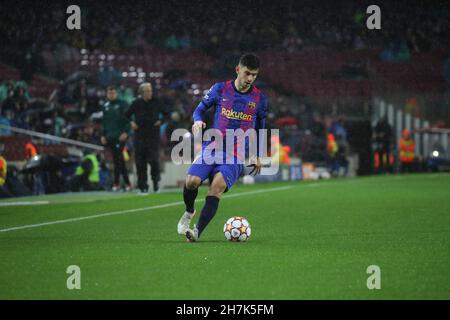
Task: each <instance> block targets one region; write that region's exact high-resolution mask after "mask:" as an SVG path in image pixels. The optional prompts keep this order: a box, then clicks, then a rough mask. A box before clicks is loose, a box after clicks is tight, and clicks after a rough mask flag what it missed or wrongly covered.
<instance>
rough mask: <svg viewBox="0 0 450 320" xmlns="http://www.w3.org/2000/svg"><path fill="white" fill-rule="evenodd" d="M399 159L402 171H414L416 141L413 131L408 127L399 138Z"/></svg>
mask: <svg viewBox="0 0 450 320" xmlns="http://www.w3.org/2000/svg"><path fill="white" fill-rule="evenodd" d="M398 144H399V150H400V154H399V160H400V172H401V173H405V172H412V171H413V164H414V160H415V155H414V153H415V150H416V143H415V142H414V140H413V139H412V137H411V132H410V131H409V130H408V129H404V130H403V132H402V137H401V138H400V140H399V143H398Z"/></svg>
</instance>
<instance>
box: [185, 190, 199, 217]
mask: <svg viewBox="0 0 450 320" xmlns="http://www.w3.org/2000/svg"><path fill="white" fill-rule="evenodd" d="M197 194H198V188H196V189H192V190H191V189H188V188H186V186H184V190H183V199H184V203H185V204H186V211H187V212H190V213H193V212H194V203H195V198H197Z"/></svg>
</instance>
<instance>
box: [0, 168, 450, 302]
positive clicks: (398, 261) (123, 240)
mask: <svg viewBox="0 0 450 320" xmlns="http://www.w3.org/2000/svg"><path fill="white" fill-rule="evenodd" d="M201 190H202V191H201V192H200V194H199V197H198V199H199V200H202V199H204V196H205V191H206V188H205V187H203V188H201ZM21 200H22V199H14V201H21ZM26 200H27V201H37V200H48V201H49V202H50V203H49V204H43V205H36V206H0V229H1V230H0V298H1V299H21V298H24V299H449V298H450V271H449V270H450V175H449V174H423V175H410V176H383V177H382V176H378V177H367V178H355V179H345V180H329V181H318V182H296V183H276V184H265V185H253V186H236V187H234V188H233V189H232V190H231V191H230V192H229V193H228V194H227V196H226V198H224V199H222V200H221V202H220V208H219V211H218V213H217V215H216V217H215V219H214V220H213V222H212V223H211V224H210V225H209V226H208V228H207V229H206V231H205V232H204V234H203V236H202V238H201V242H198V243H186V242H184V239H183V238H182V237H181V236H178V235H177V234H176V224H177V222H178V219H179V217H180V215H181V213H182V212H183V209H184V207H183V205H182V204H181V201H182V197H181V192H168V193H162V194H157V195H150V196H147V197H142V196H137V195H133V194H128V195H123V196H114V195H111V194H109V196H105V194H98V193H94V194H85V195H83V197H80V195H59V196H50V197H35V198H31V199H30V198H28V199H26ZM9 201H11V200H9ZM0 203H4V201H1V202H0ZM161 204H168V205H167V206H160V207H158V205H161ZM201 205H202V203H198V204H197V206H196V207H197V210H198V211H200V209H201ZM140 208H144V209H140ZM131 209H140V210H135V211H131ZM126 210H129V211H126ZM124 211H125V212H124ZM233 215H242V216H245V217H246V218H248V220H249V221H250V223H251V225H252V229H253V234H252V238H251V239H250V240H249V241H248V242H247V243H231V242H227V241H225V239H224V236H223V233H222V228H223V224H224V223H225V221H226V220H227V219H228V218H229V217H231V216H233ZM91 216H92V217H91ZM80 217H91V219H84V220H80V219H78V218H80ZM68 219H71V220H68ZM52 221H57V222H58V223H50V224H47V225H41V224H42V223H46V222H52ZM14 227H23V228H19V229H11V228H14ZM70 265H78V266H79V267H80V269H81V289H80V290H68V289H67V287H66V280H67V278H68V277H69V276H70V275H69V274H67V273H66V269H67V267H68V266H70ZM370 265H378V266H379V267H380V268H381V289H380V290H369V289H368V288H367V285H366V282H367V278H368V277H369V276H370V275H369V274H367V273H366V270H367V267H368V266H370Z"/></svg>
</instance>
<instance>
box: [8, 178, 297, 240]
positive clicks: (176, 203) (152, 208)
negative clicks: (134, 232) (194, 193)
mask: <svg viewBox="0 0 450 320" xmlns="http://www.w3.org/2000/svg"><path fill="white" fill-rule="evenodd" d="M290 188H292V186H286V187H279V188H271V189H265V190H257V191H249V192H242V193H236V194H232V195H226V196H224V198H234V197H240V196H247V195H252V194H258V193H266V192H272V191H281V190H287V189H290ZM203 201H205V200H204V199H199V200H198V201H197V202H203ZM182 204H184V201H177V202H172V203H166V204H160V205H156V206H151V207H144V208H137V209H129V210H122V211H113V212H106V213H100V214H95V215H91V216H85V217H78V218H70V219H64V220H55V221H49V222H43V223H37V224H28V225H23V226H17V227H11V228H6V229H0V232H8V231H14V230H21V229H31V228H38V227H43V226H48V225H52V224H60V223H68V222H76V221H81V220H88V219H95V218H101V217H108V216H114V215H119V214H125V213H132V212H139V211H145V210H154V209H161V208H167V207H174V206H178V205H182Z"/></svg>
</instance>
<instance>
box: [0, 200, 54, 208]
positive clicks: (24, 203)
mask: <svg viewBox="0 0 450 320" xmlns="http://www.w3.org/2000/svg"><path fill="white" fill-rule="evenodd" d="M49 203H50V202H49V201H20V202H0V207H10V206H34V205H40V204H49Z"/></svg>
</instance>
